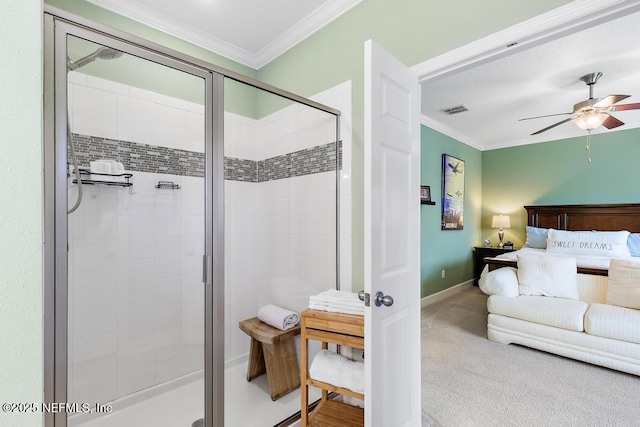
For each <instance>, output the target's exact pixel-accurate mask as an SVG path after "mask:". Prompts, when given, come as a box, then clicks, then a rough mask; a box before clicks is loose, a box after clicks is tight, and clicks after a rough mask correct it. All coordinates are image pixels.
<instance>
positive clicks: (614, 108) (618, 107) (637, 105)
mask: <svg viewBox="0 0 640 427" xmlns="http://www.w3.org/2000/svg"><path fill="white" fill-rule="evenodd" d="M626 110H640V102H636V103H634V104H622V105H612V106H611V107H609V111H626Z"/></svg>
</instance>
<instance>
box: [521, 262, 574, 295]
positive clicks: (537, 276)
mask: <svg viewBox="0 0 640 427" xmlns="http://www.w3.org/2000/svg"><path fill="white" fill-rule="evenodd" d="M518 292H520V295H543V296H547V297H557V298H568V299H580V294H579V293H578V269H577V267H576V259H575V258H570V257H551V256H526V255H518Z"/></svg>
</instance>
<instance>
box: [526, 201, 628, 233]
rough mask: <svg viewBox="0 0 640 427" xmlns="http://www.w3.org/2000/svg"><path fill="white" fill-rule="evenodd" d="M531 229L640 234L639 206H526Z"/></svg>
mask: <svg viewBox="0 0 640 427" xmlns="http://www.w3.org/2000/svg"><path fill="white" fill-rule="evenodd" d="M524 208H525V209H526V210H527V217H528V219H527V224H528V225H530V226H532V227H542V228H555V229H557V230H569V231H584V230H598V231H619V230H627V231H630V232H632V233H640V203H628V204H610V205H548V206H525V207H524Z"/></svg>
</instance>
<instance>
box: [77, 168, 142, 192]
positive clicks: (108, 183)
mask: <svg viewBox="0 0 640 427" xmlns="http://www.w3.org/2000/svg"><path fill="white" fill-rule="evenodd" d="M78 170H79V171H80V176H81V180H82V184H83V185H85V184H86V185H106V186H110V187H132V186H133V182H131V181H129V180H130V179H131V177H133V174H131V173H120V174H111V173H96V172H91V171H90V170H89V169H83V168H78ZM83 175H85V176H89V177H94V176H104V177H105V180H102V179H93V178H84V177H82V176H83ZM113 178H123V179H124V181H113V180H107V179H113ZM73 183H74V184H77V183H78V180H77V178H74V180H73Z"/></svg>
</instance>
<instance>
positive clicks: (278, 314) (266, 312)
mask: <svg viewBox="0 0 640 427" xmlns="http://www.w3.org/2000/svg"><path fill="white" fill-rule="evenodd" d="M258 319H260V320H261V321H263V322H264V323H266V324H267V325H271V326H273V327H274V328H278V329H280V330H281V331H286V330H287V329H291V328H293V327H294V326H296V325H297V324H298V323H299V322H300V316H299V315H298V313H296V312H295V311H291V310H287V309H284V308H282V307H278V306H275V305H273V304H267V305H265V306H264V307H261V308H260V310H258Z"/></svg>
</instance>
